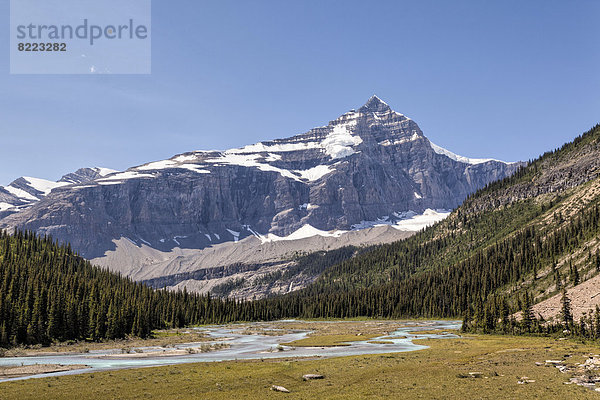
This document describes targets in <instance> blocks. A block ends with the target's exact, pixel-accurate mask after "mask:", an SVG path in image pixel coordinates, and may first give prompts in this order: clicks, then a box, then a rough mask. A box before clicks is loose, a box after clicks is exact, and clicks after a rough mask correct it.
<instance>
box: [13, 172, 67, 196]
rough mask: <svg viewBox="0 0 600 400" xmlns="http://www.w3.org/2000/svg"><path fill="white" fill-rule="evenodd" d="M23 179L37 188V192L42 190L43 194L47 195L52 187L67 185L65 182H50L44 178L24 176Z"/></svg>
mask: <svg viewBox="0 0 600 400" xmlns="http://www.w3.org/2000/svg"><path fill="white" fill-rule="evenodd" d="M23 179H25V180H26V181H27V182H28V184H29V186H30V187H32V188H33V189H35V190H37V191H38V192H42V193H43V194H44V196H48V195H49V194H50V192H51V191H52V189H56V188H57V187H61V186H66V185H68V183H67V182H52V181H47V180H45V179H40V178H32V177H30V176H24V177H23Z"/></svg>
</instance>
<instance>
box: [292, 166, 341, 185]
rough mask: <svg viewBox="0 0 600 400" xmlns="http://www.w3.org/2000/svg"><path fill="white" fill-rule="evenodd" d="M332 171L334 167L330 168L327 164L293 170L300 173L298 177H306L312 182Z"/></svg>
mask: <svg viewBox="0 0 600 400" xmlns="http://www.w3.org/2000/svg"><path fill="white" fill-rule="evenodd" d="M333 171H335V169H333V168H330V166H329V165H317V166H316V167H313V168H310V169H306V170H302V171H300V170H298V171H294V172H296V173H298V174H300V177H302V179H306V180H309V181H311V182H312V181H316V180H319V179H321V178H322V177H324V176H325V175H327V174H328V173H330V172H333Z"/></svg>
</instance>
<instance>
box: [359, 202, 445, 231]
mask: <svg viewBox="0 0 600 400" xmlns="http://www.w3.org/2000/svg"><path fill="white" fill-rule="evenodd" d="M450 213H451V211H450V210H432V209H430V208H428V209H426V210H425V212H423V214H417V213H416V212H414V211H405V212H402V213H394V216H395V217H396V218H399V220H396V221H392V220H390V217H389V216H385V217H382V218H380V219H378V220H376V221H361V222H360V223H359V224H354V225H352V229H354V230H359V229H366V228H372V227H374V226H383V225H389V226H391V227H392V228H395V229H398V230H400V231H409V232H416V231H420V230H421V229H424V228H427V227H428V226H431V225H433V224H435V223H436V222H439V221H441V220H443V219H445V218H446V217H448V215H450Z"/></svg>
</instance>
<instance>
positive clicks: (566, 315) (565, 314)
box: [560, 289, 573, 331]
mask: <svg viewBox="0 0 600 400" xmlns="http://www.w3.org/2000/svg"><path fill="white" fill-rule="evenodd" d="M560 302H561V316H562V320H563V324H564V329H565V330H567V331H571V330H572V327H573V313H572V311H571V300H570V299H569V297H568V296H567V291H566V289H563V291H562V298H561V301H560Z"/></svg>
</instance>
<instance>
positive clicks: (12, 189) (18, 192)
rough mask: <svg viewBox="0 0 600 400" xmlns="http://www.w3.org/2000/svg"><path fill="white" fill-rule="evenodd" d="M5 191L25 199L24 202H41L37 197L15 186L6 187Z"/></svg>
mask: <svg viewBox="0 0 600 400" xmlns="http://www.w3.org/2000/svg"><path fill="white" fill-rule="evenodd" d="M4 189H5V190H6V191H7V192H9V193H10V194H12V195H14V196H16V197H18V198H20V199H24V200H31V201H39V198H37V197H35V196H34V195H32V194H29V193H27V192H26V191H24V190H22V189H18V188H16V187H13V186H10V185H8V186H4Z"/></svg>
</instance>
